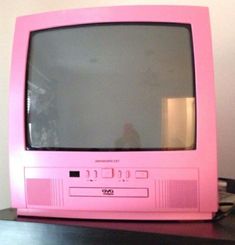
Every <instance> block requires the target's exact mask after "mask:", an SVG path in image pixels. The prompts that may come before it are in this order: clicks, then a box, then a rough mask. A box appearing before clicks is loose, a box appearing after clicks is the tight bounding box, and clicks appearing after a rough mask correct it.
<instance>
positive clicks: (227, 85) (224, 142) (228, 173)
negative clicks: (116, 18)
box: [0, 0, 235, 209]
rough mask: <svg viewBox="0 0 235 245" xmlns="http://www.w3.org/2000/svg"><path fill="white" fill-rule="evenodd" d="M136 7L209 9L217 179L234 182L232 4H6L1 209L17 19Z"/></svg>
mask: <svg viewBox="0 0 235 245" xmlns="http://www.w3.org/2000/svg"><path fill="white" fill-rule="evenodd" d="M127 4H128V5H135V4H164V5H199V6H208V7H209V9H210V16H211V27H212V41H213V53H214V67H215V82H216V97H217V128H218V161H219V176H221V177H230V178H234V179H235V141H234V139H235V127H234V124H235V68H234V60H235V31H234V28H233V25H234V23H235V5H234V0H226V1H220V0H214V1H211V0H193V1H189V0H159V1H157V0H152V1H150V0H142V1H138V0H125V1H123V0H99V1H97V0H80V1H76V0H66V1H61V0H50V1H48V0H40V1H32V0H24V1H22V0H8V1H1V3H0V54H1V55H0V115H1V116H0V117H1V123H0V136H1V137H0V209H2V208H6V207H9V206H10V194H9V171H8V136H7V135H8V133H7V131H8V92H9V91H8V87H9V74H10V63H11V49H12V42H13V33H14V24H15V18H16V16H20V15H29V14H33V13H40V12H47V11H52V10H61V9H71V8H80V7H94V6H110V5H127Z"/></svg>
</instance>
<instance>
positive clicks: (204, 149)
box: [9, 6, 217, 220]
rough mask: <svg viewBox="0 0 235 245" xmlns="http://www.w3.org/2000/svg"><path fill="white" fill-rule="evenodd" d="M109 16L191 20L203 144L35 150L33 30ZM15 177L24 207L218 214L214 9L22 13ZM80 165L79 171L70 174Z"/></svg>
mask: <svg viewBox="0 0 235 245" xmlns="http://www.w3.org/2000/svg"><path fill="white" fill-rule="evenodd" d="M110 22H168V23H186V24H190V25H191V28H192V38H193V51H194V59H195V60H194V63H195V80H196V98H197V100H196V108H197V110H196V120H197V121H196V140H197V143H196V149H195V150H186V151H165V152H164V151H151V152H150V151H145V152H76V151H72V152H68V151H60V152H57V151H29V150H26V142H25V138H26V137H25V85H26V83H25V78H26V62H27V52H28V45H29V37H30V32H32V31H37V30H43V29H48V28H54V27H63V26H70V25H79V24H88V23H110ZM9 126H10V139H9V141H10V146H9V147H10V179H11V199H12V206H13V207H16V208H18V214H19V215H33V216H50V217H70V218H95V219H141V220H143V219H146V220H176V219H178V220H185V219H188V220H194V219H211V218H212V217H213V214H214V212H216V210H217V159H216V125H215V96H214V83H213V64H212V48H211V39H210V24H209V15H208V9H207V8H205V7H184V6H116V7H103V8H88V9H78V10H65V11H59V12H51V13H45V14H37V15H32V16H25V17H20V18H18V19H17V22H16V29H15V37H14V47H13V56H12V67H11V83H10V120H9ZM70 170H79V171H80V177H79V178H69V171H70Z"/></svg>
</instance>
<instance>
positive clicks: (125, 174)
mask: <svg viewBox="0 0 235 245" xmlns="http://www.w3.org/2000/svg"><path fill="white" fill-rule="evenodd" d="M85 174H86V178H92V179H96V178H97V177H98V171H97V170H86V173H85ZM101 177H102V178H105V179H111V178H113V177H114V169H112V168H103V169H101ZM117 177H118V178H127V179H128V178H130V177H131V174H130V171H129V170H118V171H117ZM135 178H136V179H147V178H148V171H146V170H136V171H135Z"/></svg>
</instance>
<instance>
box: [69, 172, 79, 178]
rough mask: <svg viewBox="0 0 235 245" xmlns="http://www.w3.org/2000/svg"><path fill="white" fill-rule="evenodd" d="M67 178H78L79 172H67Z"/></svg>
mask: <svg viewBox="0 0 235 245" xmlns="http://www.w3.org/2000/svg"><path fill="white" fill-rule="evenodd" d="M69 177H80V171H69Z"/></svg>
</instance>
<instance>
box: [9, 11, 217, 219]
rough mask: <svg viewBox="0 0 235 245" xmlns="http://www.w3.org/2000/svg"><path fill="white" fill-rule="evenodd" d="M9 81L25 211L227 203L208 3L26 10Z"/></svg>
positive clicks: (184, 214) (132, 215)
mask: <svg viewBox="0 0 235 245" xmlns="http://www.w3.org/2000/svg"><path fill="white" fill-rule="evenodd" d="M12 57H13V58H12V70H11V72H12V73H11V87H10V174H11V193H12V206H13V207H16V208H17V210H18V211H17V212H18V214H19V215H32V216H49V217H68V218H94V219H137V220H138V219H139V220H185V219H187V220H194V219H211V218H212V217H213V214H214V213H215V212H216V210H217V161H216V132H215V98H214V84H213V65H212V52H211V40H210V26H209V15H208V9H207V8H204V7H183V6H178V7H176V6H171V7H169V6H119V7H103V8H89V9H78V10H66V11H60V12H51V13H46V14H37V15H32V16H25V17H20V18H18V19H17V22H16V30H15V38H14V48H13V56H12Z"/></svg>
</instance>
